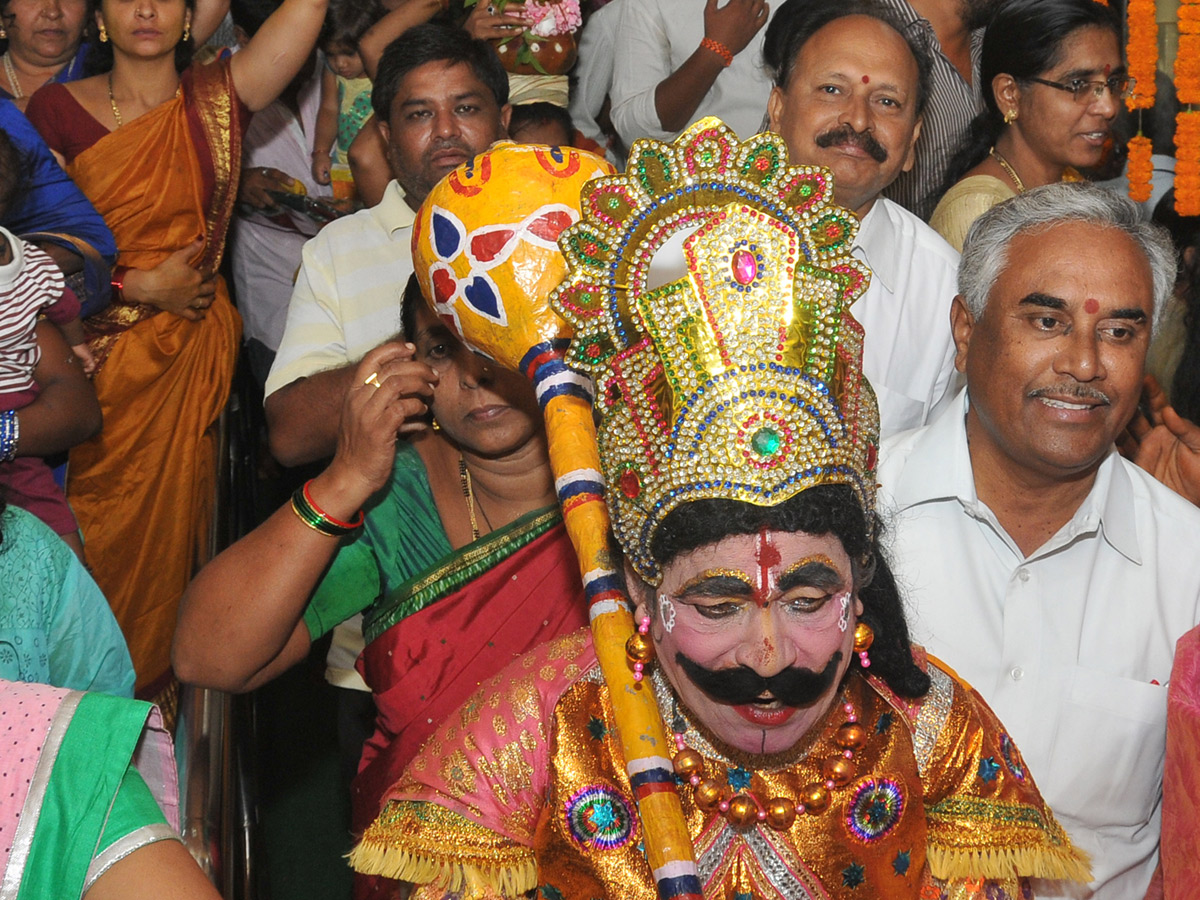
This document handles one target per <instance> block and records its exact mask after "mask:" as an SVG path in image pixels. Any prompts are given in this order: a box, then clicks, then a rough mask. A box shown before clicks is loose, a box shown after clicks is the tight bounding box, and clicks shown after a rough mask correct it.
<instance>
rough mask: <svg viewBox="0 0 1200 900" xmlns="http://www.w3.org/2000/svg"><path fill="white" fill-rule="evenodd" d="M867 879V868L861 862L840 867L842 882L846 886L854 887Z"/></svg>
mask: <svg viewBox="0 0 1200 900" xmlns="http://www.w3.org/2000/svg"><path fill="white" fill-rule="evenodd" d="M866 880H867V870H866V868H864V867H863V865H862V863H851V864H850V865H848V866H846V868H844V869H842V884H843V885H845V886H846V887H848V888H856V887H858V886H859V885H860V884H862V883H863V882H864V881H866Z"/></svg>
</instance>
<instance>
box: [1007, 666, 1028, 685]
mask: <svg viewBox="0 0 1200 900" xmlns="http://www.w3.org/2000/svg"><path fill="white" fill-rule="evenodd" d="M1008 674H1009V675H1010V676H1011V677H1012V680H1013V681H1020V680H1021V679H1022V678H1024V677H1025V670H1024V669H1022V668H1021V667H1020V666H1013V667H1012V669H1010V670H1009V673H1008Z"/></svg>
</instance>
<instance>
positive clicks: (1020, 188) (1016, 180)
mask: <svg viewBox="0 0 1200 900" xmlns="http://www.w3.org/2000/svg"><path fill="white" fill-rule="evenodd" d="M988 155H989V156H991V157H992V159H994V160H995V161H996V162H998V163H999V164H1000V168H1002V169H1003V170H1004V171H1005V172H1007V173H1008V177H1009V178H1011V179H1012V182H1013V184H1015V185H1016V186H1017V193H1018V194H1023V193H1025V182H1023V181H1022V180H1021V176H1019V175H1018V174H1017V170H1016V169H1014V168H1013V167H1012V165H1011V164H1010V163H1009V161H1008V160H1007V159H1005V158H1004V157H1003V156H1001V155H1000V154H999V153H997V152H996V148H995V147H990V148H988Z"/></svg>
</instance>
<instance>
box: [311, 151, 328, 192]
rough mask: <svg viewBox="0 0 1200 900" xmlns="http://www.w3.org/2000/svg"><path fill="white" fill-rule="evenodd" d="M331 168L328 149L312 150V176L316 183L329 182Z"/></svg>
mask: <svg viewBox="0 0 1200 900" xmlns="http://www.w3.org/2000/svg"><path fill="white" fill-rule="evenodd" d="M332 168H333V159H332V157H331V156H330V155H329V151H328V150H314V151H313V155H312V177H313V181H315V182H316V183H317V184H329V181H330V179H331V177H332V176H331V175H330V174H329V173H330V170H331V169H332Z"/></svg>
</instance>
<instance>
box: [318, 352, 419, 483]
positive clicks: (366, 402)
mask: <svg viewBox="0 0 1200 900" xmlns="http://www.w3.org/2000/svg"><path fill="white" fill-rule="evenodd" d="M437 383H438V373H437V372H435V371H434V370H433V369H432V368H430V367H429V366H427V365H425V363H423V362H420V361H418V360H417V359H416V348H415V347H414V346H413V345H412V344H405V343H401V342H399V341H395V342H392V343H387V344H384V345H382V346H380V347H376V348H375V349H374V350H372V351H371V352H370V353H368V354H367V355H366V356H364V357H363V360H362V362H361V363H359V364H358V368H357V369H356V370H355V372H354V382H353V384H352V386H351V388H350V390H349V391H348V392H347V393H346V401H345V403H344V404H343V405H342V423H341V429H340V431H339V433H338V445H337V452H336V453H335V454H334V457H333V462H332V463H330V466H329V471H330V474H331V475H334V476H336V477H337V480H338V481H341V482H343V483H346V482H349V483H354V484H355V485H356V486H357V489H358V490H359V491H365V493H363V496H362V500H363V501H365V500H366V498H367V497H369V496H370V495H371V494H373V493H374V492H375V491H377V490H379V489H380V488H381V487H383V486H384V485H385V484H387V482H388V479H390V478H391V476H392V465H393V464H394V463H395V460H396V440H397V438H398V437H399V436H400V435H404V434H415V433H417V432H420V431H423V430H425V429H427V428H428V427H429V422H428V418H427V414H428V413H429V410H430V404H431V403H432V401H433V389H434V387H435V386H436V385H437ZM351 489H353V488H351Z"/></svg>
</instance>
